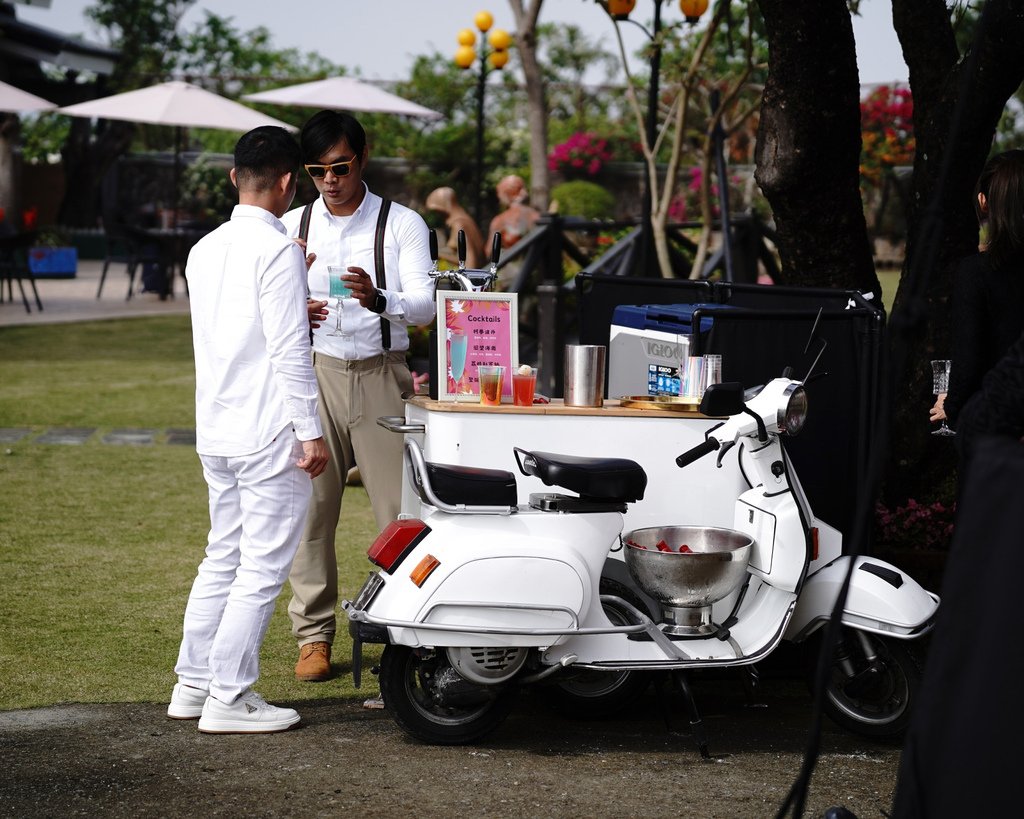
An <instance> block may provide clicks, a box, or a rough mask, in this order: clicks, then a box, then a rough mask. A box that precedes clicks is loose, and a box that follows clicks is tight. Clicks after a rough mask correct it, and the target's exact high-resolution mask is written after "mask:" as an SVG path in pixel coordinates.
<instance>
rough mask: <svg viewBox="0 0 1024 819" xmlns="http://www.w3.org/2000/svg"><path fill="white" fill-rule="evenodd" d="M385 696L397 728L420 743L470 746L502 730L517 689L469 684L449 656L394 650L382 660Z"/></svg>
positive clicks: (402, 648) (392, 647)
mask: <svg viewBox="0 0 1024 819" xmlns="http://www.w3.org/2000/svg"><path fill="white" fill-rule="evenodd" d="M454 689H457V691H456V692H455V693H454V694H453V693H451V691H452V690H454ZM380 692H381V696H382V697H383V698H384V707H385V708H386V709H387V710H388V712H389V713H390V714H391V716H392V717H393V718H394V720H395V722H397V723H398V725H399V726H400V727H401V728H402V729H403V730H405V731H406V732H407V733H408V734H410V735H412V736H414V737H416V739H419V740H422V741H423V742H429V743H431V744H432V745H466V744H468V743H471V742H475V741H476V740H478V739H481V738H482V737H483V736H485V735H486V734H488V733H490V732H491V731H493V730H494V729H495V728H496V727H497V726H498V725H500V724H501V722H502V721H503V720H504V719H505V717H507V716H508V713H509V711H511V710H512V706H513V704H514V701H515V696H516V693H517V689H516V688H515V687H514V686H497V685H495V686H489V685H477V684H474V683H470V682H468V681H466V680H464V679H463V678H462V677H460V676H458V673H457V672H456V671H455V669H454V668H452V665H451V663H450V662H449V661H448V656H447V653H446V652H445V651H443V650H442V651H434V650H431V649H412V648H409V647H408V646H396V645H389V646H385V648H384V654H383V655H382V657H381V663H380Z"/></svg>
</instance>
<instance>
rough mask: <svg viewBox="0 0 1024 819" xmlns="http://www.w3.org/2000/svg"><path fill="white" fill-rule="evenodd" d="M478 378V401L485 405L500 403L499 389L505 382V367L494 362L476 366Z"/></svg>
mask: <svg viewBox="0 0 1024 819" xmlns="http://www.w3.org/2000/svg"><path fill="white" fill-rule="evenodd" d="M476 372H477V376H478V377H479V379H480V403H481V404H483V405H484V406H485V407H497V406H500V405H501V390H502V386H503V385H504V383H505V368H504V367H501V366H498V365H494V364H483V365H481V366H479V367H477V368H476Z"/></svg>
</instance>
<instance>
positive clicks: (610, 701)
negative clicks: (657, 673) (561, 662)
mask: <svg viewBox="0 0 1024 819" xmlns="http://www.w3.org/2000/svg"><path fill="white" fill-rule="evenodd" d="M601 594H612V595H615V596H616V597H621V598H622V599H623V600H625V601H626V602H628V603H630V604H632V605H633V606H634V607H635V608H637V609H639V610H640V611H645V610H646V609H645V607H644V604H643V602H642V601H641V600H640V599H639V598H638V597H637V596H636V595H635V594H634V593H633V592H632V591H630V590H629V589H628V588H626V587H625V586H623V585H622V584H621V583H617V582H616V581H614V580H609V579H608V578H603V579H602V580H601ZM601 605H602V607H603V608H604V613H605V615H606V616H607V617H608V620H609V621H610V622H611V624H612V625H614V626H622V625H627V624H630V623H634V622H636V618H635V616H631V615H630V614H629V612H628V610H626V609H624V608H623V607H622V606H621V605H619V604H618V603H616V602H614V601H602V604H601ZM650 681H651V677H650V675H649V674H648V673H645V672H643V671H577V672H573V671H572V670H571V669H569V670H568V671H567V673H566V675H565V676H564V677H563V678H560V679H559V680H558V681H557V682H556V683H555V684H554V685H550V686H547V687H546V688H545V690H544V693H545V696H546V698H547V699H548V701H549V703H550V704H551V705H552V706H553V707H554V708H555V710H557V711H558V712H559V713H561V714H563V715H565V716H569V717H575V718H590V719H599V718H601V717H607V716H610V715H612V714H615V713H617V712H619V711H621V710H622V709H623V708H625V707H626V706H628V705H630V704H631V703H634V702H636V700H637V698H638V697H640V695H641V694H643V693H644V691H646V690H647V686H648V685H650Z"/></svg>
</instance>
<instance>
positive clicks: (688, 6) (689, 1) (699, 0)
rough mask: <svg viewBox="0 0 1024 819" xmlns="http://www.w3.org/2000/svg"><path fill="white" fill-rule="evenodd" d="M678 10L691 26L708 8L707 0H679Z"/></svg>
mask: <svg viewBox="0 0 1024 819" xmlns="http://www.w3.org/2000/svg"><path fill="white" fill-rule="evenodd" d="M679 10H680V11H681V12H682V13H683V16H684V17H685V18H686V22H687V23H689V24H690V25H691V26H692V25H693V24H694V23H696V22H697V21H698V20H699V19H700V16H701V15H702V14H703V13H704V12H705V11H707V10H708V0H679Z"/></svg>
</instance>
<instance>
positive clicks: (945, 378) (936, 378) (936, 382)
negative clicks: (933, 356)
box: [932, 359, 956, 435]
mask: <svg viewBox="0 0 1024 819" xmlns="http://www.w3.org/2000/svg"><path fill="white" fill-rule="evenodd" d="M952 365H953V362H952V361H950V360H948V359H942V360H940V361H933V362H932V394H933V395H935V396H936V397H938V396H939V394H940V393H944V392H949V369H950V367H951V366H952ZM932 435H956V433H955V432H954V431H953V430H951V429H950V428H949V427H948V426H946V419H945V418H943V419H942V426H940V427H939V428H938V429H937V430H935V431H934V432H933V433H932Z"/></svg>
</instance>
